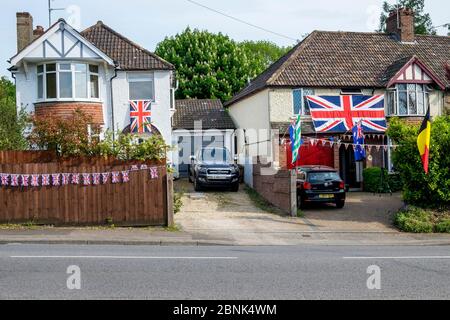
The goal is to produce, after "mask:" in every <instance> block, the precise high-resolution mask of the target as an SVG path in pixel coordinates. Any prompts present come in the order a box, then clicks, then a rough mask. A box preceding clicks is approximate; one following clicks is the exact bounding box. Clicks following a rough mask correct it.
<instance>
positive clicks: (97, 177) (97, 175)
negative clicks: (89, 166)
mask: <svg viewBox="0 0 450 320" xmlns="http://www.w3.org/2000/svg"><path fill="white" fill-rule="evenodd" d="M92 183H93V184H94V185H95V186H98V185H99V184H100V173H93V174H92Z"/></svg>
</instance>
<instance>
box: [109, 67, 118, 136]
mask: <svg viewBox="0 0 450 320" xmlns="http://www.w3.org/2000/svg"><path fill="white" fill-rule="evenodd" d="M118 67H119V64H118V63H117V62H115V61H114V76H113V77H112V78H111V79H109V84H110V89H111V122H112V126H111V128H112V136H113V141H115V140H116V124H115V118H114V94H113V80H114V79H115V78H117V69H118Z"/></svg>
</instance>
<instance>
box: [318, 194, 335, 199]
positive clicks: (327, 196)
mask: <svg viewBox="0 0 450 320" xmlns="http://www.w3.org/2000/svg"><path fill="white" fill-rule="evenodd" d="M319 198H320V199H333V198H334V195H333V194H321V195H319Z"/></svg>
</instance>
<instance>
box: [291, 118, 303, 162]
mask: <svg viewBox="0 0 450 320" xmlns="http://www.w3.org/2000/svg"><path fill="white" fill-rule="evenodd" d="M290 135H291V144H292V163H293V164H295V163H296V162H297V160H298V156H299V153H300V147H301V145H302V122H301V118H300V116H297V119H296V120H294V119H293V120H292V126H291V128H290Z"/></svg>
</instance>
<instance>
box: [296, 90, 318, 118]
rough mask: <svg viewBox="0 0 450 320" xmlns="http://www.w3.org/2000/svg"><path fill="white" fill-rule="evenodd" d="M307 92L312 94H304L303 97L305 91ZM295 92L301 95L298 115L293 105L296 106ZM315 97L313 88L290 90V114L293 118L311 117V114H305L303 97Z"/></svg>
mask: <svg viewBox="0 0 450 320" xmlns="http://www.w3.org/2000/svg"><path fill="white" fill-rule="evenodd" d="M306 90H309V91H310V92H312V93H311V94H306V95H305V91H306ZM296 91H300V95H301V107H300V109H301V110H300V114H298V113H296V112H295V105H296V101H295V92H296ZM313 95H315V89H314V88H296V89H293V90H292V113H293V115H294V116H298V115H300V116H302V117H309V118H310V117H311V113H310V114H305V97H306V96H313Z"/></svg>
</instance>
